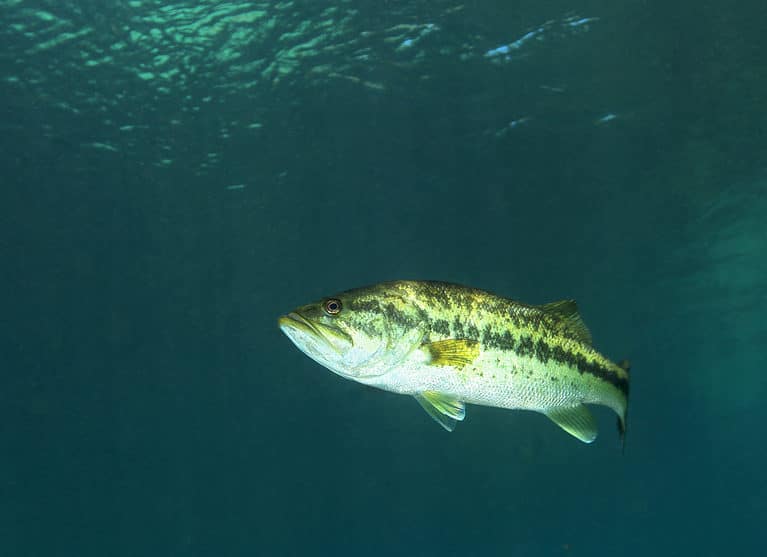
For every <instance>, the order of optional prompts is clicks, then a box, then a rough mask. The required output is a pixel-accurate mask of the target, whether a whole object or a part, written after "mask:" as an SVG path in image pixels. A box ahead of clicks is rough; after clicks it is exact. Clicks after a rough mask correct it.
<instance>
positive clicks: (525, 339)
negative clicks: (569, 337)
mask: <svg viewBox="0 0 767 557" xmlns="http://www.w3.org/2000/svg"><path fill="white" fill-rule="evenodd" d="M483 336H484V339H483V341H484V343H485V345H486V346H488V347H489V348H495V349H498V350H511V351H514V352H516V353H517V354H519V355H520V356H523V357H529V358H535V359H537V360H539V361H541V362H543V363H544V364H547V363H549V361H551V360H553V361H554V362H557V363H560V364H565V365H568V366H570V367H573V368H575V369H577V370H578V372H579V373H580V374H581V375H583V374H584V373H588V374H589V375H593V376H594V377H597V378H599V379H601V380H602V381H606V382H607V383H610V384H611V385H614V386H615V387H616V388H617V389H618V390H619V391H621V392H622V393H623V394H624V395H625V396H626V397H627V398H628V394H629V382H628V379H627V378H624V377H620V376H619V375H618V374H616V373H615V372H614V371H612V370H610V369H609V368H608V367H606V366H603V365H601V364H600V363H598V362H595V361H590V360H588V359H587V358H586V357H585V356H583V355H582V354H575V353H572V352H568V351H566V350H564V349H563V348H562V347H561V346H551V345H550V344H549V343H547V342H546V341H545V340H543V339H539V340H537V341H533V339H532V337H531V336H529V335H521V336H520V337H515V336H514V335H512V334H511V332H509V331H504V332H503V334H497V333H493V332H492V331H491V330H490V328H489V327H488V328H485V329H484V330H483Z"/></svg>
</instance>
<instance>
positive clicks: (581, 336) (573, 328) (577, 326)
mask: <svg viewBox="0 0 767 557" xmlns="http://www.w3.org/2000/svg"><path fill="white" fill-rule="evenodd" d="M540 308H541V309H542V310H543V311H545V312H546V313H548V314H549V315H551V316H553V317H556V318H557V320H558V321H559V323H560V326H561V328H562V330H563V332H565V334H567V335H568V336H571V337H573V338H575V339H577V340H579V341H581V342H583V343H585V344H588V345H591V333H590V332H589V328H588V327H586V324H585V323H584V322H583V319H581V316H580V314H579V313H578V304H576V303H575V300H560V301H559V302H551V303H550V304H543V305H542V306H540Z"/></svg>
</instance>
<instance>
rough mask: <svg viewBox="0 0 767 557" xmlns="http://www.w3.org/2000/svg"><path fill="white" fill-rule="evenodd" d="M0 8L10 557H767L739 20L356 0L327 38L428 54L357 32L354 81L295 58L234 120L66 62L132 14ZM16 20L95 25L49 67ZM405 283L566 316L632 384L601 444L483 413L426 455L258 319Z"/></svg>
mask: <svg viewBox="0 0 767 557" xmlns="http://www.w3.org/2000/svg"><path fill="white" fill-rule="evenodd" d="M12 4H13V3H11V2H2V3H0V8H1V10H0V16H2V20H3V23H1V24H0V26H3V27H4V29H3V31H2V33H0V78H3V79H0V98H1V99H2V106H0V117H1V119H2V121H1V122H0V133H1V135H0V163H1V167H0V168H2V178H1V180H2V186H1V188H2V189H1V190H0V196H1V197H0V202H1V203H2V205H1V211H2V212H1V213H0V214H1V215H2V217H1V220H0V223H1V224H0V226H2V229H3V232H2V235H0V249H1V250H2V252H1V253H2V275H0V276H1V277H2V278H1V279H0V280H2V283H1V284H0V286H1V288H0V292H2V306H0V307H1V309H2V312H0V357H2V361H1V367H0V417H2V419H0V448H1V452H2V458H0V555H3V556H9V557H17V556H18V557H20V556H43V555H44V556H58V555H61V556H77V557H86V556H98V557H103V556H105V555H114V556H134V555H135V556H138V555H158V556H159V555H163V556H170V555H179V556H187V555H188V556H239V555H325V554H327V555H331V554H332V555H371V556H373V555H414V556H431V555H439V556H448V555H464V556H469V555H483V556H490V555H510V556H513V557H528V556H544V555H545V556H548V555H582V556H595V555H642V556H644V555H698V556H718V555H732V554H740V555H756V554H759V553H760V552H761V535H759V534H761V532H760V531H759V529H760V527H762V525H763V524H764V523H765V521H767V509H766V507H765V495H767V490H765V476H764V469H765V465H766V464H767V453H766V450H765V443H764V433H763V431H762V429H763V428H762V424H763V422H764V420H765V418H766V416H765V411H764V407H763V399H764V396H765V394H766V392H767V389H766V388H765V385H766V384H767V383H765V381H764V372H765V364H767V358H765V351H764V345H765V341H767V332H766V330H765V325H764V312H765V306H767V304H765V301H766V299H765V276H766V273H765V271H767V265H766V264H765V257H764V253H767V250H766V249H765V248H766V247H767V228H766V227H765V217H767V199H766V198H765V195H767V168H765V165H764V161H765V155H767V138H766V136H765V126H766V125H767V111H766V110H765V104H764V99H765V98H767V77H766V76H767V74H765V71H764V68H765V66H764V60H765V59H764V56H765V54H764V53H765V52H767V41H765V39H764V38H763V22H764V20H765V17H766V16H767V10H765V8H764V3H763V2H734V3H729V4H727V6H723V5H722V4H721V3H718V2H675V3H669V2H661V1H656V2H653V1H646V2H639V1H628V2H620V3H616V2H607V1H605V2H601V1H595V0H591V1H590V2H581V3H578V5H573V3H572V2H533V1H528V2H470V3H466V4H465V5H464V7H463V9H462V10H458V11H450V10H449V8H451V7H455V6H457V5H459V4H457V3H448V2H359V3H354V7H355V8H356V9H358V10H359V11H358V12H357V14H356V15H355V17H354V18H353V19H352V20H351V22H350V23H349V24H348V25H347V26H346V27H344V28H343V29H341V27H340V26H339V27H338V29H339V33H341V32H342V33H345V34H347V35H348V36H349V37H350V38H353V37H359V36H362V35H361V33H363V31H369V30H371V29H373V30H376V29H380V30H383V29H389V28H391V27H393V26H395V25H400V24H422V23H425V22H432V23H435V24H437V25H439V26H440V30H439V31H437V32H434V33H433V34H430V35H428V36H425V37H424V38H423V39H422V40H421V42H420V45H419V46H418V49H421V50H422V52H423V55H422V56H420V57H419V56H416V55H415V54H413V55H412V56H411V55H410V54H408V53H405V54H401V53H398V52H397V51H395V50H393V49H392V48H391V45H389V46H386V45H387V44H388V43H385V41H382V40H377V39H376V38H375V36H374V38H373V39H370V45H369V49H370V50H369V51H368V53H367V58H362V59H360V60H357V61H356V62H354V63H352V64H351V66H344V70H343V72H346V74H347V75H352V76H354V77H357V78H359V79H358V81H355V80H353V79H348V78H333V77H332V76H331V77H328V78H316V79H315V78H311V79H310V78H309V76H314V75H315V74H312V73H311V72H310V69H311V68H308V67H304V66H301V69H300V70H299V71H296V72H294V73H293V74H291V76H290V77H288V78H286V79H282V80H267V81H264V82H263V84H262V85H259V86H258V87H256V88H255V89H247V90H246V89H243V90H242V91H241V92H240V93H238V92H237V89H236V88H235V89H234V90H233V91H234V92H232V91H230V92H229V93H227V96H226V97H225V98H222V99H219V98H218V97H217V93H216V91H218V89H217V88H216V87H217V84H218V82H217V81H216V76H217V75H218V74H217V72H219V71H221V72H223V70H221V68H219V67H218V66H217V65H216V64H214V63H213V62H212V61H211V60H210V59H208V58H204V57H203V58H201V59H200V61H199V65H200V67H202V68H204V72H203V70H199V73H198V74H194V73H193V72H190V73H189V75H191V76H194V75H197V76H198V79H191V78H190V79H189V80H188V81H187V82H185V83H184V84H183V85H181V84H176V85H175V86H170V87H169V89H170V91H169V92H167V93H166V94H164V95H158V94H157V93H156V91H154V90H151V87H149V86H148V85H147V84H146V83H144V82H142V81H141V80H139V79H137V78H136V77H135V75H134V74H131V73H129V72H126V71H124V70H125V68H126V67H127V65H129V64H132V65H136V66H138V65H139V64H140V63H142V62H140V61H137V59H138V58H141V56H143V54H142V53H141V52H133V51H130V49H129V50H128V51H125V53H124V54H121V55H115V60H114V62H113V63H111V64H105V65H102V66H99V67H97V68H95V69H90V70H87V71H86V70H85V69H83V67H82V66H81V65H80V60H81V58H82V56H81V53H82V51H83V50H88V49H90V48H93V45H95V44H98V41H99V40H101V39H103V40H104V44H109V43H110V42H111V41H114V40H117V39H115V38H114V37H113V36H112V35H120V34H121V33H124V32H125V29H124V28H123V27H121V25H122V24H123V23H125V24H126V25H130V26H138V25H139V23H136V20H135V19H132V18H134V12H133V11H131V10H130V9H129V8H128V7H127V6H128V3H125V5H123V3H119V2H115V3H110V6H109V7H107V8H104V7H103V6H102V5H101V4H100V3H99V4H96V3H94V4H93V5H91V3H88V2H77V3H73V4H72V5H70V4H68V3H66V2H56V3H47V2H37V3H35V2H21V3H19V4H14V5H12ZM112 4H114V5H112ZM267 4H268V3H267ZM320 4H322V5H323V6H324V5H325V3H323V2H304V3H302V2H297V3H294V4H292V5H291V7H290V8H289V9H286V10H283V13H285V14H289V15H286V16H285V18H284V19H280V20H278V23H277V27H276V28H275V30H274V31H273V36H270V37H267V38H266V39H264V42H263V43H261V45H260V46H259V47H258V48H256V47H255V46H253V47H252V48H253V51H252V52H249V53H248V54H249V55H252V56H254V57H265V58H267V59H268V58H269V57H270V56H273V55H275V54H274V53H276V52H277V51H278V50H279V45H280V41H279V38H278V37H279V34H280V32H289V31H291V30H293V29H294V27H295V25H294V23H295V22H298V21H301V20H303V18H304V17H305V16H306V17H307V18H309V19H311V17H313V16H311V14H314V13H315V12H317V11H318V6H319V5H320ZM337 4H339V5H342V6H345V8H344V9H346V8H350V7H351V5H350V4H345V3H337ZM669 4H673V6H669ZM328 5H330V4H328ZM37 7H44V8H45V9H47V10H49V11H51V12H54V13H55V14H56V16H57V17H58V18H61V19H62V20H65V21H67V22H68V23H67V25H66V26H65V27H63V28H62V30H66V31H69V32H72V31H75V30H77V29H78V28H81V27H85V26H90V27H91V28H92V29H93V31H92V32H91V33H90V34H88V35H86V36H83V37H82V38H80V39H74V40H70V41H67V42H65V43H62V44H61V45H60V46H58V47H56V48H53V49H47V50H43V51H40V52H37V51H35V50H34V47H35V43H36V42H41V41H43V40H44V39H45V38H46V35H45V33H43V32H42V31H41V32H40V33H39V34H37V35H34V34H33V35H25V34H24V33H23V32H20V31H18V30H14V29H13V28H12V27H11V23H13V22H15V23H24V24H27V23H29V24H30V25H32V26H34V25H37V23H35V22H38V19H39V18H37V17H36V16H35V15H34V12H33V10H34V9H36V8H37ZM147 9H148V8H147ZM275 10H276V8H275ZM139 11H140V10H139ZM304 12H305V13H304ZM306 14H309V15H306ZM573 14H577V16H579V17H598V18H599V20H598V21H596V22H595V23H593V24H592V25H591V26H590V29H589V30H588V32H585V31H584V32H583V33H577V34H571V35H568V34H566V33H565V32H564V31H563V29H565V30H566V28H565V27H563V26H561V25H559V24H556V25H554V26H553V27H551V32H549V31H547V32H546V33H544V34H543V35H542V37H543V38H542V39H541V40H540V41H535V42H534V43H531V46H530V47H529V49H528V50H526V51H525V57H523V58H521V59H520V60H519V61H517V60H512V61H508V62H498V61H496V60H491V59H489V58H487V57H485V56H483V53H484V52H486V51H487V50H489V49H492V48H495V47H497V46H499V45H501V44H507V43H509V42H511V41H513V40H514V39H516V38H519V37H520V36H522V35H524V34H525V33H526V32H528V31H530V30H531V29H535V28H537V26H539V25H540V24H541V23H542V22H546V21H549V20H555V21H560V20H562V18H565V17H569V16H571V15H573ZM310 16H311V17H310ZM284 22H287V23H284ZM38 23H39V22H38ZM283 24H284V25H288V24H289V26H288V28H286V29H284V30H281V29H280V25H283ZM357 26H358V27H357ZM472 41H473V42H472ZM341 42H342V41H340V39H339V44H340V43H341ZM474 43H476V44H474ZM466 44H473V45H474V46H471V47H466V48H464V46H465V45H466ZM462 45H464V46H462ZM355 48H356V47H355ZM462 49H463V50H462ZM467 49H468V50H467ZM459 51H460V52H464V53H465V52H469V53H470V55H467V56H465V57H464V58H463V59H462V58H461V57H460V56H459ZM339 52H340V51H339ZM413 52H415V50H414V51H413ZM121 56H122V57H121ZM201 56H204V55H202V54H201ZM337 56H338V60H336V59H334V58H333V57H332V56H330V55H327V54H326V55H324V58H323V63H327V64H329V65H333V64H339V65H343V64H344V63H346V60H348V59H351V58H347V57H348V56H351V53H345V52H340V53H338V54H337ZM406 56H407V57H409V58H407V59H405V57H406ZM303 63H305V64H310V62H302V64H303ZM311 63H314V62H311ZM338 71H339V72H341V71H342V70H338ZM9 76H19V77H20V79H19V80H16V81H14V80H8V79H6V78H7V77H9ZM243 79H244V78H243ZM40 80H42V81H40ZM360 80H363V81H364V80H367V81H369V82H372V83H376V84H380V85H381V86H383V89H381V88H378V87H370V86H365V85H364V84H362V83H361V82H360ZM542 85H548V86H556V87H561V88H563V89H564V91H563V92H562V93H552V92H550V91H549V90H547V89H545V88H542V87H541V86H542ZM209 95H213V96H214V101H212V102H208V103H207V104H205V102H201V101H200V100H199V99H203V98H205V97H207V96H209ZM88 99H96V100H95V101H93V102H91V101H88ZM109 99H119V101H115V102H112V101H110V100H109ZM190 99H191V100H190ZM219 101H220V102H219ZM62 103H66V104H67V105H68V106H70V107H76V108H77V112H75V111H73V110H69V109H63V108H62ZM78 103H79V104H78ZM192 104H196V105H198V106H199V107H201V108H200V109H199V110H197V111H194V110H192V109H189V110H185V108H188V106H187V105H189V106H191V105H192ZM609 113H614V114H616V115H617V118H616V119H614V120H612V121H611V122H606V123H599V122H598V120H599V118H602V117H603V116H604V115H606V114H609ZM523 116H529V117H530V120H528V121H525V122H523V123H522V124H520V125H518V126H516V127H514V128H510V127H508V125H507V124H508V122H510V121H511V120H514V119H517V118H521V117H523ZM121 118H123V119H124V120H125V121H126V122H130V123H132V124H135V125H136V126H140V127H137V128H136V130H137V131H135V132H134V133H133V135H132V136H131V137H132V139H131V140H130V141H127V140H126V139H125V137H126V135H125V134H122V133H120V132H119V131H115V130H116V126H117V124H116V123H119V122H121V121H122V120H120V119H121ZM174 118H175V119H178V120H179V123H178V124H172V123H169V120H170V119H174ZM238 118H241V119H243V121H250V120H253V119H255V120H258V121H259V122H260V123H261V124H262V127H261V128H259V129H257V130H256V131H255V132H245V131H243V130H242V129H241V128H237V127H236V126H230V125H228V124H226V125H225V124H224V123H225V122H229V121H231V120H233V119H238ZM222 128H231V130H230V133H229V134H228V136H227V137H225V138H222V136H221V130H222ZM499 130H502V131H499ZM94 142H100V143H109V144H110V145H111V146H112V147H113V149H103V148H93V146H92V144H93V143H94ZM212 151H213V152H216V153H218V155H217V157H213V158H214V163H213V164H210V165H207V166H205V165H202V166H201V164H200V163H201V161H204V160H206V153H208V152H212ZM166 153H170V155H166ZM165 156H168V157H169V158H172V160H173V162H172V163H168V164H156V162H157V161H158V160H161V159H162V158H163V157H165ZM237 184H242V185H244V186H245V187H244V188H241V189H231V188H229V189H228V186H231V185H237ZM396 278H416V279H418V278H423V279H435V280H448V281H454V282H461V283H465V284H469V285H472V286H476V287H481V288H485V289H489V290H492V291H495V292H497V293H499V294H502V295H506V296H509V297H513V298H516V299H519V300H523V301H526V302H530V303H543V302H547V301H552V300H555V299H560V298H570V297H572V298H575V299H577V300H578V302H579V305H580V307H581V312H582V314H583V317H584V319H585V321H586V323H587V324H588V325H589V326H590V327H591V330H592V333H593V335H594V338H595V341H596V342H595V343H596V346H597V348H598V349H600V350H601V351H602V352H604V353H606V354H608V355H610V356H611V357H612V358H613V359H616V360H619V359H622V358H629V359H631V361H632V365H633V374H632V393H631V407H630V413H629V431H628V438H627V446H626V451H625V454H621V451H620V448H619V446H618V442H617V436H616V434H615V432H614V427H613V418H612V416H611V415H610V414H609V413H608V412H605V411H601V410H598V411H597V415H598V418H599V420H600V424H601V433H602V434H601V436H600V438H599V439H598V440H597V442H596V443H595V444H594V445H591V446H587V445H582V444H580V443H578V442H577V441H576V440H574V439H572V438H570V437H569V436H567V435H566V434H564V433H563V432H561V431H559V430H558V429H557V428H555V427H554V426H553V425H552V424H550V423H549V422H548V420H546V419H545V418H543V417H541V416H538V415H535V414H532V413H524V412H508V411H501V410H497V409H488V408H481V407H473V406H472V407H470V408H469V409H468V416H467V420H466V421H465V422H464V423H463V424H461V425H460V426H459V427H458V428H457V429H456V431H455V432H454V433H453V434H447V433H445V432H444V431H442V430H441V428H439V427H438V426H437V425H436V424H434V423H433V422H432V420H431V419H429V418H428V416H427V415H426V414H425V413H423V411H422V410H421V409H420V408H419V407H418V405H417V404H416V403H415V402H414V401H413V400H412V399H410V398H407V397H401V396H397V395H393V394H389V393H383V392H379V391H374V390H371V389H368V388H365V387H362V386H360V385H357V384H354V383H352V382H346V381H343V380H341V379H340V378H338V377H337V376H335V375H333V374H331V373H329V372H328V371H327V370H324V369H322V368H321V367H320V366H318V365H317V364H315V363H313V362H312V361H310V360H309V359H308V358H306V357H305V356H303V355H302V354H301V353H299V352H298V351H297V350H296V349H295V348H294V347H293V346H292V345H291V344H290V343H289V341H288V340H287V339H286V338H284V337H283V336H282V335H281V333H280V332H279V330H278V329H277V326H276V318H277V316H278V315H280V314H281V313H283V312H286V311H289V310H290V309H292V308H293V307H295V306H296V305H299V304H302V303H306V302H308V301H310V300H313V299H316V298H318V297H319V296H322V295H326V294H331V293H333V292H335V291H338V290H342V289H346V288H350V287H354V286H360V285H364V284H367V283H372V282H378V281H382V280H389V279H396Z"/></svg>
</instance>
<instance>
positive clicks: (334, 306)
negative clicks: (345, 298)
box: [323, 298, 341, 315]
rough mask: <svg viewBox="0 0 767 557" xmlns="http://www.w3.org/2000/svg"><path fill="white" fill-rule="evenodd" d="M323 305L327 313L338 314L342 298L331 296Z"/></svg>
mask: <svg viewBox="0 0 767 557" xmlns="http://www.w3.org/2000/svg"><path fill="white" fill-rule="evenodd" d="M323 307H324V309H325V313H327V314H328V315H336V314H337V313H338V312H340V311H341V300H339V299H337V298H330V299H329V300H325V303H324V304H323Z"/></svg>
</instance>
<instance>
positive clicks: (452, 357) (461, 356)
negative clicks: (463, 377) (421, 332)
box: [423, 338, 479, 369]
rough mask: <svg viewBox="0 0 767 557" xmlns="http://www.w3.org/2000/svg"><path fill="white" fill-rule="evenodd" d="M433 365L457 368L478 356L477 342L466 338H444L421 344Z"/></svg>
mask: <svg viewBox="0 0 767 557" xmlns="http://www.w3.org/2000/svg"><path fill="white" fill-rule="evenodd" d="M423 348H424V350H426V352H427V354H428V355H429V363H430V364H431V365H433V366H454V367H457V368H459V369H461V368H462V367H464V366H465V365H467V364H470V363H472V362H473V361H474V360H475V359H476V358H477V356H479V342H477V341H476V340H467V339H452V338H449V339H446V340H437V341H434V342H427V343H425V344H424V345H423Z"/></svg>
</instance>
